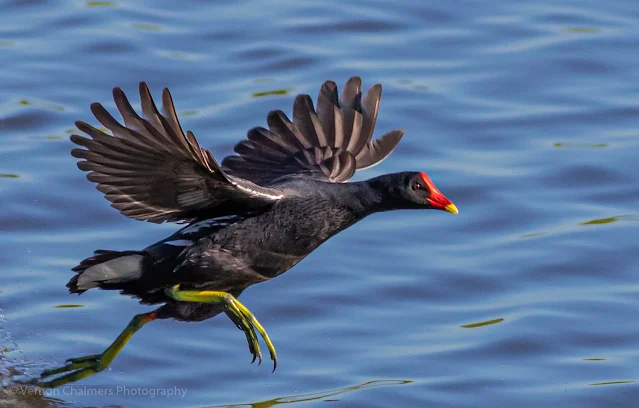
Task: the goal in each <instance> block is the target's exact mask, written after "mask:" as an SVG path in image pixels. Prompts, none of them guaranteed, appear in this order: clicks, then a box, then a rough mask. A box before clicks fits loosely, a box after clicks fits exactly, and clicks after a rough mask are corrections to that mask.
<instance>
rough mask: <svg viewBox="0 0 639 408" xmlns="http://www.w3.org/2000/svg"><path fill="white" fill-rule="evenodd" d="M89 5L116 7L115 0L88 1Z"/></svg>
mask: <svg viewBox="0 0 639 408" xmlns="http://www.w3.org/2000/svg"><path fill="white" fill-rule="evenodd" d="M87 7H115V2H114V1H87Z"/></svg>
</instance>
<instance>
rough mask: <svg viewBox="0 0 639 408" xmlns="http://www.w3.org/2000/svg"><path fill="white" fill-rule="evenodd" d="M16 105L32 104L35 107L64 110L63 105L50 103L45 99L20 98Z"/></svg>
mask: <svg viewBox="0 0 639 408" xmlns="http://www.w3.org/2000/svg"><path fill="white" fill-rule="evenodd" d="M18 105H22V106H34V107H37V108H46V109H52V110H56V111H59V112H64V106H62V105H58V104H55V103H52V102H47V101H39V100H29V99H20V100H19V101H18Z"/></svg>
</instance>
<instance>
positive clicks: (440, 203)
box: [421, 173, 459, 214]
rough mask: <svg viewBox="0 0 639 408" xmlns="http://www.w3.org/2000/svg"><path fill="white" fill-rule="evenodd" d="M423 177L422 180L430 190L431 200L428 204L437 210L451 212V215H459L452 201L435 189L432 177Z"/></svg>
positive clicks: (424, 174) (423, 175) (424, 175)
mask: <svg viewBox="0 0 639 408" xmlns="http://www.w3.org/2000/svg"><path fill="white" fill-rule="evenodd" d="M421 176H422V180H424V183H426V185H427V186H428V188H429V189H430V198H429V199H428V202H429V203H430V205H431V207H433V208H434V209H436V210H442V211H446V212H449V213H451V214H459V211H458V210H457V207H455V204H453V203H451V202H450V200H449V199H448V198H446V196H445V195H443V194H442V193H441V191H439V189H438V188H437V187H435V184H434V183H433V180H431V179H430V177H428V176H427V175H426V173H422V174H421Z"/></svg>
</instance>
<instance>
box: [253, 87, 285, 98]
mask: <svg viewBox="0 0 639 408" xmlns="http://www.w3.org/2000/svg"><path fill="white" fill-rule="evenodd" d="M292 90H293V88H284V89H274V90H272V91H263V92H253V94H252V96H253V98H261V97H264V96H273V95H286V94H288V93H289V92H291V91H292Z"/></svg>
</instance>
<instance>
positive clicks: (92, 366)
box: [35, 312, 155, 388]
mask: <svg viewBox="0 0 639 408" xmlns="http://www.w3.org/2000/svg"><path fill="white" fill-rule="evenodd" d="M152 320H155V312H149V313H143V314H139V315H136V316H134V317H133V319H131V322H129V324H128V325H127V326H126V328H125V329H124V330H123V331H122V333H120V335H119V336H118V338H117V339H115V341H114V342H113V343H111V345H110V346H109V347H108V348H107V349H106V350H104V352H103V353H102V354H94V355H90V356H83V357H78V358H70V359H68V360H67V361H66V364H65V365H63V366H62V367H59V368H55V369H51V370H45V371H43V372H42V374H40V380H38V381H35V384H36V385H38V386H40V387H45V388H55V387H59V386H61V385H64V384H68V383H70V382H75V381H78V380H81V379H83V378H85V377H88V376H90V375H93V374H95V373H98V372H100V371H102V370H104V369H105V368H107V367H108V366H109V364H111V362H112V361H113V359H115V357H116V356H117V355H118V353H119V352H120V350H122V348H123V347H124V346H125V345H126V343H127V342H128V341H129V340H130V339H131V337H132V336H133V334H135V332H136V331H138V330H140V328H142V326H144V325H145V324H146V323H148V322H150V321H152ZM58 374H64V375H63V376H61V377H57V378H54V379H52V380H49V381H44V379H45V378H46V377H51V376H56V375H58Z"/></svg>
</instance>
